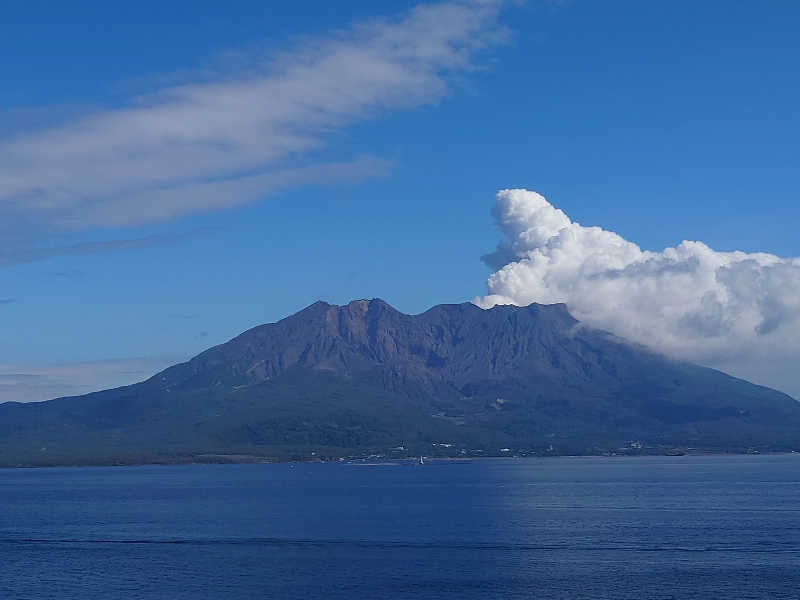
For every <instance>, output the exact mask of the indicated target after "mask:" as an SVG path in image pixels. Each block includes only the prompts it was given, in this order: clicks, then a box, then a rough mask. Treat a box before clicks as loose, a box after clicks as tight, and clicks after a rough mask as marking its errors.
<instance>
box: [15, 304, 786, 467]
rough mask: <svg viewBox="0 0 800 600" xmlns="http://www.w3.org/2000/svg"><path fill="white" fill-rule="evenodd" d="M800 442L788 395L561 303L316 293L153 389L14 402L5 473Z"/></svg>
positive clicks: (144, 386)
mask: <svg viewBox="0 0 800 600" xmlns="http://www.w3.org/2000/svg"><path fill="white" fill-rule="evenodd" d="M401 447H402V448H404V449H400V448H401ZM794 447H800V403H798V402H796V401H795V400H793V399H792V398H790V397H789V396H786V395H785V394H782V393H780V392H777V391H775V390H771V389H769V388H765V387H761V386H757V385H753V384H751V383H748V382H746V381H743V380H740V379H736V378H734V377H730V376H728V375H725V374H724V373H721V372H719V371H715V370H713V369H708V368H704V367H700V366H697V365H694V364H690V363H686V362H680V361H675V360H671V359H668V358H665V357H663V356H661V355H659V354H656V353H654V352H651V351H649V350H647V349H646V348H644V347H641V346H636V345H633V344H630V343H628V342H626V341H624V340H621V339H619V338H616V337H614V336H613V335H611V334H609V333H605V332H602V331H598V330H594V329H590V328H587V327H584V326H582V325H581V324H580V323H578V322H577V321H576V320H575V319H574V318H573V317H572V316H571V315H570V314H569V312H568V310H567V308H566V306H564V305H563V304H554V305H539V304H531V305H530V306H527V307H515V306H496V307H494V308H492V309H491V310H482V309H480V308H478V307H477V306H474V305H473V304H468V303H467V304H456V305H440V306H435V307H433V308H431V309H430V310H428V311H427V312H425V313H422V314H420V315H406V314H402V313H400V312H398V311H397V310H395V309H393V308H392V307H391V306H389V305H388V304H387V303H385V302H383V301H382V300H377V299H376V300H357V301H353V302H351V303H350V304H348V305H346V306H334V305H330V304H326V303H324V302H317V303H315V304H313V305H311V306H309V307H308V308H306V309H304V310H302V311H300V312H299V313H297V314H295V315H292V316H290V317H288V318H285V319H283V320H281V321H279V322H277V323H271V324H268V325H261V326H258V327H255V328H253V329H250V330H249V331H246V332H245V333H243V334H241V335H239V336H238V337H236V338H234V339H232V340H231V341H229V342H227V343H225V344H222V345H220V346H216V347H214V348H211V349H209V350H207V351H205V352H203V353H202V354H200V355H198V356H196V357H195V358H193V359H191V360H190V361H188V362H185V363H182V364H178V365H175V366H173V367H170V368H168V369H166V370H165V371H163V372H161V373H159V374H157V375H155V376H154V377H152V378H150V379H148V380H147V381H144V382H142V383H138V384H135V385H130V386H126V387H122V388H117V389H112V390H106V391H102V392H96V393H92V394H86V395H84V396H77V397H69V398H59V399H56V400H50V401H48V402H39V403H29V404H22V403H5V404H2V405H0V464H2V465H6V466H8V465H18V464H24V465H48V464H113V463H135V462H180V461H217V460H259V459H262V458H265V459H286V458H306V459H307V458H313V457H319V458H335V457H340V456H366V455H369V454H381V455H387V456H404V455H415V454H426V455H437V454H438V455H454V456H458V455H462V456H463V455H467V456H475V455H496V454H567V453H570V454H596V453H604V452H619V451H622V450H619V449H620V448H626V450H624V451H625V452H670V451H679V450H680V449H681V448H698V449H707V450H721V451H737V452H738V451H748V450H749V451H756V450H762V451H763V450H787V449H791V448H794ZM392 449H394V450H392Z"/></svg>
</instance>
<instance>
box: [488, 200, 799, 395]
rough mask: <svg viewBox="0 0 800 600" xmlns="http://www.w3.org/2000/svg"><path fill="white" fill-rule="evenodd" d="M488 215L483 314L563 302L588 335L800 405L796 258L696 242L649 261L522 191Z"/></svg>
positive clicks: (621, 242) (626, 243) (608, 234)
mask: <svg viewBox="0 0 800 600" xmlns="http://www.w3.org/2000/svg"><path fill="white" fill-rule="evenodd" d="M493 214H494V217H495V219H496V221H497V224H498V226H499V228H500V230H501V232H502V234H503V239H502V241H501V242H500V243H499V245H498V247H497V249H496V250H495V252H493V253H491V254H489V255H487V256H485V257H484V261H485V262H486V263H487V264H488V265H490V266H491V267H492V268H494V269H497V270H496V271H495V272H494V273H493V274H492V275H491V276H490V277H489V281H488V291H489V294H488V295H487V296H485V297H482V298H477V299H476V300H475V302H476V303H477V304H478V305H480V306H482V307H490V306H493V305H495V304H519V305H525V304H529V303H531V302H540V303H554V302H565V303H566V304H567V305H568V306H569V308H570V310H571V312H572V313H573V314H574V315H575V317H576V318H578V319H580V320H581V321H583V322H585V323H587V324H588V325H591V326H594V327H599V328H602V329H606V330H608V331H611V332H613V333H615V334H617V335H620V336H622V337H625V338H627V339H630V340H632V341H635V342H640V343H643V344H646V345H649V346H651V347H653V348H655V349H657V350H660V351H662V352H664V353H667V354H669V355H672V356H676V357H680V358H685V359H689V360H693V361H696V362H700V363H702V364H706V365H709V366H712V367H716V368H721V369H723V370H726V371H728V372H730V373H732V374H734V375H737V376H740V377H744V378H747V379H751V380H753V381H756V382H758V383H762V384H765V385H771V386H774V387H778V388H779V389H782V390H784V391H786V392H788V393H790V394H792V395H794V396H795V397H798V398H800V378H798V377H797V375H796V365H797V364H800V348H799V347H798V346H800V344H798V340H800V258H779V257H777V256H774V255H772V254H766V253H752V254H750V253H745V252H718V251H715V250H713V249H712V248H709V247H708V246H707V245H706V244H704V243H702V242H699V241H684V242H681V243H680V244H678V245H677V246H675V247H674V248H666V249H664V250H663V251H661V252H650V251H646V250H642V249H641V248H639V246H637V245H636V244H634V243H632V242H630V241H628V240H626V239H624V238H622V237H621V236H619V235H618V234H616V233H614V232H613V231H608V230H605V229H602V228H600V227H586V226H583V225H581V224H579V223H576V222H574V221H572V220H571V219H570V218H569V217H568V216H567V215H566V214H565V213H564V212H563V211H561V210H559V209H557V208H556V207H554V206H553V205H551V204H550V203H549V202H548V201H547V200H546V199H545V198H544V197H543V196H541V195H539V194H537V193H536V192H532V191H528V190H524V189H514V190H501V191H500V192H498V194H497V202H496V205H495V207H494V210H493Z"/></svg>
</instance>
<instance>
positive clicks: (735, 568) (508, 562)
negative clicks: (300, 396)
mask: <svg viewBox="0 0 800 600" xmlns="http://www.w3.org/2000/svg"><path fill="white" fill-rule="evenodd" d="M0 598H2V599H3V600H12V599H14V600H16V599H19V600H33V599H36V600H39V599H45V598H48V599H50V598H51V599H59V600H89V599H95V598H96V599H103V600H109V599H116V598H121V599H126V600H136V599H141V600H151V599H169V600H175V599H184V598H185V599H192V600H196V599H214V600H233V599H237V600H238V599H250V598H253V599H256V598H258V599H264V598H275V599H297V600H313V599H317V598H320V599H323V598H324V599H384V598H385V599H398V600H399V599H408V600H411V599H414V600H417V599H445V598H447V599H458V600H470V599H476V600H477V599H480V600H487V599H495V598H496V599H504V600H510V599H517V598H520V599H522V598H525V599H529V598H542V599H565V600H566V599H569V600H577V599H606V598H607V599H614V600H623V599H631V600H633V599H635V600H643V599H644V600H648V599H703V600H708V599H725V598H735V599H748V598H749V599H758V600H767V599H769V600H774V599H781V598H786V599H792V600H796V599H797V598H800V454H797V455H747V456H676V457H607V458H601V457H597V458H556V457H553V458H521V459H513V458H504V459H480V460H474V461H467V460H464V461H450V462H448V461H427V462H426V463H425V464H424V465H418V464H413V463H412V462H409V463H392V464H365V463H354V464H349V463H285V464H250V465H188V466H141V467H109V468H101V467H90V468H48V469H7V470H0Z"/></svg>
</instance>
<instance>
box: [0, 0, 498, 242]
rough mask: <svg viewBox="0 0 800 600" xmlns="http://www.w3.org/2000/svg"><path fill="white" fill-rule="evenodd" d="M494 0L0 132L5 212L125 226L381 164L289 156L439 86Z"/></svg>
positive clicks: (383, 23) (8, 217)
mask: <svg viewBox="0 0 800 600" xmlns="http://www.w3.org/2000/svg"><path fill="white" fill-rule="evenodd" d="M499 4H500V2H499V1H492V0H457V1H452V2H444V3H440V4H431V5H422V6H419V7H417V8H415V9H414V10H412V11H411V12H409V13H407V14H404V15H402V16H400V17H398V18H395V19H376V20H373V21H370V22H366V23H361V24H356V25H354V26H352V27H350V28H349V29H347V30H343V31H340V32H337V33H335V34H332V35H329V36H328V37H324V38H318V39H308V40H305V41H304V42H303V43H302V44H301V45H300V46H299V47H297V48H295V49H294V50H293V51H291V52H287V53H285V54H283V55H281V56H277V57H273V58H271V59H270V60H267V61H262V62H257V61H256V64H255V65H253V64H252V63H253V61H249V62H250V64H248V65H247V68H246V69H245V68H243V69H242V71H241V72H239V73H224V74H220V75H219V76H218V77H217V78H216V79H212V80H208V79H205V80H204V81H202V82H199V83H191V82H190V83H185V84H181V85H173V86H171V87H167V88H164V89H162V90H160V91H158V92H156V93H152V94H148V95H146V96H144V97H136V98H132V99H131V100H130V102H129V103H128V105H127V106H124V107H122V108H118V109H113V110H112V109H109V110H104V111H99V112H95V113H93V114H90V115H88V116H85V117H81V118H79V119H77V120H74V121H71V122H67V123H64V124H63V125H61V126H59V127H52V128H50V129H47V130H44V131H38V132H30V133H22V134H19V133H18V134H17V135H15V136H14V137H12V138H10V139H6V140H3V141H2V142H0V219H2V220H3V221H5V222H6V223H9V222H14V223H17V224H20V223H28V224H31V225H32V226H41V227H45V228H50V229H52V230H75V229H82V228H91V227H117V226H130V225H138V224H143V223H150V222H155V221H162V220H166V219H172V218H176V217H180V216H182V215H187V214H191V213H196V212H201V211H208V210H215V209H220V208H225V207H230V206H234V205H237V204H241V203H243V202H248V201H252V200H254V199H256V198H259V197H261V196H263V195H265V194H267V193H269V192H270V191H273V190H274V189H275V188H276V187H282V186H287V185H295V184H299V183H304V182H306V181H309V180H311V181H315V182H316V181H320V180H326V179H328V178H336V177H337V173H339V172H340V171H349V172H350V173H351V174H352V173H356V172H357V173H360V175H361V176H370V175H374V174H379V173H381V172H382V171H384V170H385V167H386V165H385V163H381V161H376V160H370V159H363V158H362V159H357V160H354V161H352V162H348V163H338V164H313V161H312V164H311V165H310V166H309V165H308V164H305V165H300V166H302V167H303V168H299V167H298V164H297V162H298V161H300V162H301V163H303V162H305V163H308V161H309V160H310V159H312V154H313V153H314V151H316V150H318V149H319V148H321V147H322V146H323V145H324V143H325V140H326V136H327V135H328V134H329V133H330V132H332V131H334V130H337V129H340V128H342V127H344V126H346V125H348V124H351V123H353V122H355V121H358V120H362V119H366V118H370V117H373V116H375V115H377V114H381V113H382V112H384V111H387V110H393V109H408V108H413V107H416V106H420V105H423V104H427V103H431V102H436V101H437V100H439V99H440V98H442V96H443V95H445V94H446V93H447V89H448V77H449V76H450V75H452V74H453V73H455V72H459V71H462V72H463V71H465V70H468V69H470V68H472V66H473V63H474V59H475V55H476V52H478V51H480V50H481V49H484V48H486V47H487V46H489V45H491V44H493V43H496V42H497V41H498V40H499V39H501V37H502V36H501V35H500V33H499V31H500V30H499V28H498V26H497V24H496V16H497V11H498V8H499ZM292 162H294V163H295V164H294V165H291V163H292ZM287 165H291V167H290V166H287Z"/></svg>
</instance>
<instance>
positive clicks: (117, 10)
mask: <svg viewBox="0 0 800 600" xmlns="http://www.w3.org/2000/svg"><path fill="white" fill-rule="evenodd" d="M274 4H276V3H264V2H249V1H239V2H235V3H232V4H224V3H217V2H192V3H188V2H186V3H184V2H173V3H169V6H167V7H165V6H164V3H156V2H139V3H130V5H126V6H124V7H120V6H119V5H117V6H111V5H109V4H108V3H100V2H89V1H87V2H83V3H78V4H75V5H73V6H68V5H67V4H56V5H53V4H52V3H45V2H24V3H23V2H9V3H4V4H3V6H2V7H1V8H0V22H2V23H3V25H4V26H3V35H2V36H0V53H2V55H3V56H5V57H12V58H13V59H12V60H4V61H2V63H0V79H2V81H3V82H5V85H4V86H2V88H0V157H3V160H2V161H0V162H4V163H5V164H6V167H5V168H4V169H0V236H2V238H0V240H2V241H0V328H2V331H3V332H4V334H3V336H2V337H0V401H3V400H12V399H26V400H27V399H42V396H48V395H59V394H61V393H74V392H77V391H87V390H89V389H93V388H97V387H103V386H105V385H114V384H117V383H122V382H125V381H128V380H132V379H136V378H140V377H143V376H145V375H147V374H149V373H150V372H151V371H154V370H155V369H156V368H159V367H160V366H162V365H166V364H169V363H170V362H174V361H176V360H181V359H185V358H186V357H188V356H191V355H193V354H195V353H197V352H198V351H200V350H202V349H204V348H206V347H208V346H210V345H212V344H216V343H220V342H223V341H225V340H226V339H228V338H230V337H232V336H233V335H235V334H237V333H239V332H240V331H242V330H244V329H247V328H249V327H251V326H253V325H256V324H259V323H263V322H268V321H273V320H277V319H279V318H281V317H283V316H286V315H288V314H290V313H292V312H295V311H296V310H299V309H300V308H302V307H303V306H305V305H307V304H309V303H311V302H313V301H315V300H317V299H324V300H327V301H330V302H334V303H344V302H347V301H348V300H350V299H353V298H361V297H382V298H384V299H386V300H387V301H388V302H390V303H391V304H393V305H394V306H395V307H397V308H398V309H400V310H403V311H405V312H420V311H423V310H425V309H426V308H428V307H429V306H431V305H433V304H436V303H441V302H463V301H468V300H471V299H473V298H475V297H476V296H483V295H484V294H486V293H487V284H486V280H487V277H488V276H489V275H490V274H491V273H492V270H493V269H491V268H489V267H488V266H486V265H485V264H484V263H483V262H482V261H481V256H483V255H485V254H487V253H489V252H492V250H493V249H494V248H495V246H496V245H497V243H498V241H499V240H500V238H501V232H500V231H499V230H498V228H497V227H496V226H495V225H494V219H493V217H492V214H491V209H492V207H493V205H494V203H495V194H496V192H497V190H499V189H503V188H522V187H524V188H528V189H530V190H536V191H537V192H539V193H541V194H544V195H545V196H546V197H547V199H548V200H549V201H550V202H551V203H552V204H554V205H555V206H557V207H558V208H560V209H562V210H563V211H564V212H565V213H566V214H567V215H569V217H570V218H571V219H572V220H574V221H578V222H580V223H581V224H582V225H597V226H601V227H603V228H604V229H607V230H610V231H614V232H616V233H618V234H619V235H620V236H621V237H622V238H624V239H626V240H629V241H631V242H634V243H636V244H638V245H639V246H640V247H641V248H643V249H645V250H652V251H656V252H657V251H661V250H662V249H663V248H665V247H672V246H676V245H677V244H679V243H680V242H681V241H682V240H701V241H703V242H704V243H705V244H707V245H708V246H710V247H711V248H714V249H715V250H719V251H729V250H741V251H744V252H747V253H754V252H764V253H770V254H774V255H777V256H780V257H797V256H800V236H798V235H797V225H798V223H800V207H799V206H800V203H798V202H797V200H798V189H799V188H800V171H799V170H798V164H797V155H798V153H797V140H798V134H799V133H800V122H799V120H798V119H799V117H798V113H797V109H796V107H797V106H800V81H798V75H797V64H798V59H799V58H800V39H799V38H798V36H797V31H798V28H800V5H798V4H797V3H796V2H790V1H785V2H781V1H774V2H766V3H743V2H742V3H730V2H721V1H720V2H703V3H696V2H688V1H687V2H640V1H614V2H603V3H600V2H588V1H581V0H574V1H566V2H544V1H540V2H535V1H531V2H527V3H520V2H512V3H507V4H502V3H494V2H473V3H466V4H464V3H444V4H434V3H431V4H428V5H425V6H424V7H423V8H424V9H427V10H428V11H429V12H430V14H429V15H428V17H426V18H422V17H420V16H419V15H420V13H419V11H418V12H417V13H409V11H411V10H412V8H413V7H414V6H415V3H411V2H394V3H391V4H388V3H384V4H380V5H378V4H376V3H374V2H354V1H349V0H342V1H341V2H337V3H330V2H312V1H304V0H298V1H296V2H292V3H282V5H281V6H278V7H276V6H274ZM454 7H455V8H454ZM451 9H452V10H455V12H452V11H451V12H447V11H449V10H451ZM380 10H383V11H384V12H383V13H380V12H378V11H380ZM436 11H439V12H436ZM414 15H416V16H414ZM430 15H433V17H431V16H430ZM442 15H444V16H445V17H446V18H440V17H441V16H442ZM385 19H388V21H386V20H385ZM431 49H433V50H431ZM411 50H413V51H414V54H413V56H411V55H410V54H409V56H405V54H404V53H406V52H409V53H410V52H411ZM398 56H399V58H398ZM331 57H333V58H332V59H331ZM328 59H330V60H328ZM334 59H335V60H334ZM378 62H380V64H379V65H378V66H376V64H377V63H378ZM398 65H399V66H398ZM373 67H374V68H375V71H374V73H373V71H370V70H369V69H372V68H373ZM286 73H289V74H290V75H291V77H290V79H291V80H292V81H291V85H289V84H285V81H284V80H283V79H281V77H282V76H286ZM340 81H341V82H342V87H343V88H344V89H340V88H339V87H337V83H338V82H340ZM237 94H238V95H237ZM332 105H336V106H340V107H341V108H338V109H335V110H333V109H329V107H330V106H332ZM198 106H201V107H202V110H201V109H199V108H197V107H198ZM298 107H302V110H301V109H299V108H298ZM137 111H140V112H141V115H145V116H146V117H147V119H150V120H149V121H145V128H144V129H140V128H139V127H138V125H137V124H138V123H139V122H140V121H139V120H138V119H139V116H141V115H140V114H139V112H137ZM156 113H158V114H156ZM218 113H219V114H221V115H222V116H223V117H224V118H221V119H220V122H219V123H216V121H214V119H215V118H216V115H217V114H218ZM131 115H134V116H135V118H133V117H132V116H131ZM173 116H174V117H175V119H174V120H173V119H172V117H173ZM129 117H130V118H129ZM153 122H157V123H161V124H163V127H164V128H165V129H170V128H171V127H173V125H174V123H176V122H178V123H180V127H177V126H175V131H171V130H170V135H173V136H174V137H169V138H168V139H167V141H166V142H163V143H162V141H163V140H162V139H161V138H160V137H159V136H158V135H156V134H154V133H152V132H149V130H148V129H147V127H148V126H149V124H152V123H153ZM161 126H162V125H159V127H161ZM198 130H199V131H200V133H199V134H197V135H195V133H196V132H197V131H198ZM159 131H160V130H159ZM148 136H151V137H150V138H148ZM176 140H177V141H176ZM248 178H252V179H248ZM246 181H250V182H251V183H246V184H245V183H242V182H246ZM215 186H218V187H215ZM790 281H794V280H790ZM526 297H527V296H526ZM787 310H788V309H787ZM791 315H792V318H794V316H796V315H795V313H791ZM790 331H794V330H790ZM787 335H788V334H787ZM770 351H774V350H770ZM690 357H691V358H694V355H691V356H690ZM712 358H713V357H712ZM729 359H730V357H726V358H725V360H722V359H720V360H719V361H716V362H715V360H713V359H711V358H709V359H708V360H706V361H705V362H707V363H708V364H713V365H714V366H724V365H726V364H728V363H727V362H725V361H729ZM731 360H732V359H731ZM737 360H739V359H737ZM70 365H71V366H70ZM732 370H733V371H735V370H736V369H735V368H734V367H732ZM78 376H80V377H78ZM4 377H5V379H3V378H4ZM755 377H756V378H757V377H758V376H757V375H756V376H755ZM770 377H772V379H770ZM787 377H788V376H787V375H786V373H785V372H784V373H783V374H782V375H780V376H777V375H774V374H773V375H769V376H767V375H764V376H763V377H762V380H763V382H765V383H770V384H772V383H773V382H774V384H775V385H782V389H787V390H788V389H789V388H792V384H791V382H789V383H787V381H789V380H788V379H787ZM76 382H77V383H76ZM793 389H794V388H792V390H793Z"/></svg>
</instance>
